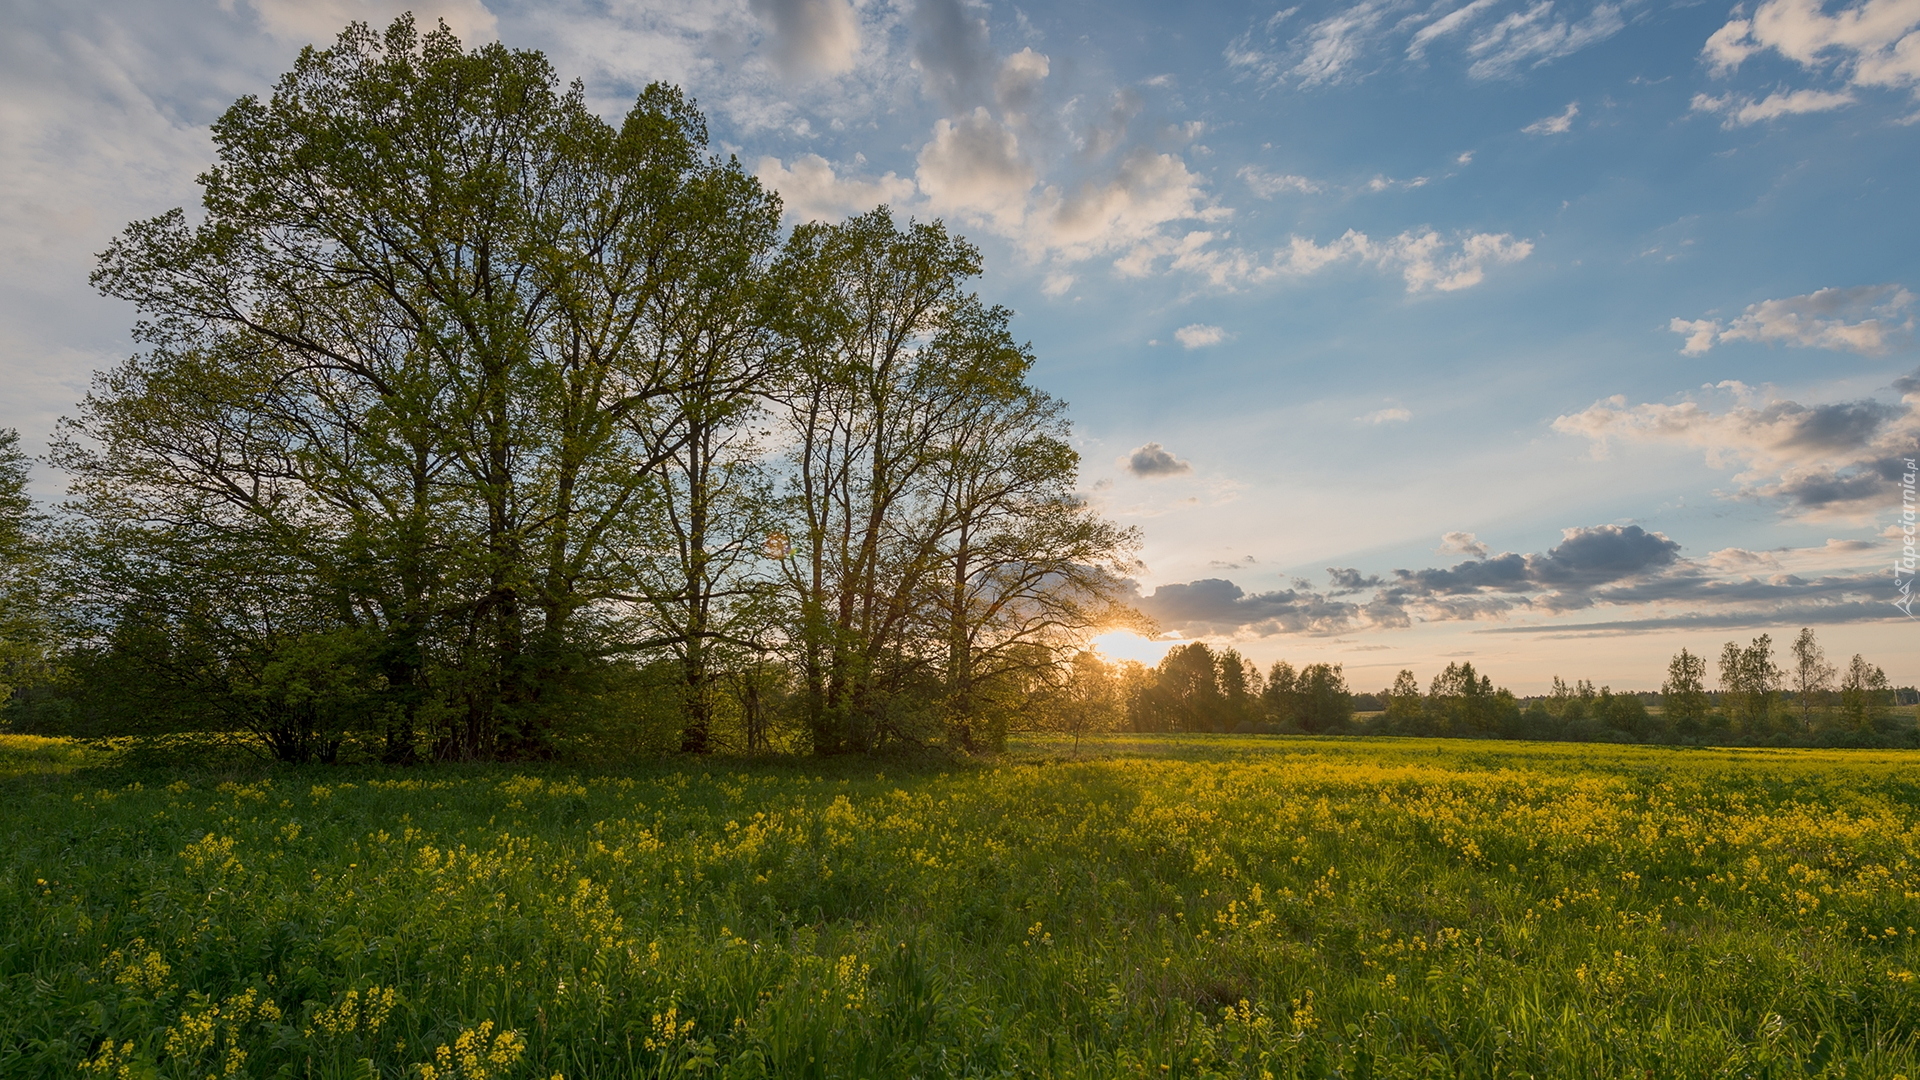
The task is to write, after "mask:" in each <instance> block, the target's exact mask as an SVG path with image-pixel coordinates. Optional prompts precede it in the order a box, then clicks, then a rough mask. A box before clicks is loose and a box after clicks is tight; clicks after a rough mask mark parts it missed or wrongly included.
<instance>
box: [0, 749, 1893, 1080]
mask: <svg viewBox="0 0 1920 1080" xmlns="http://www.w3.org/2000/svg"><path fill="white" fill-rule="evenodd" d="M1911 762H1912V758H1911V757H1910V756H1902V755H1899V754H1894V753H1879V752H1844V751H1676V750H1664V749H1643V748H1630V747H1628V748H1623V747H1599V746H1568V745H1542V744H1518V743H1485V742H1462V741H1452V742H1439V741H1420V740H1368V741H1344V740H1312V739H1284V738H1268V737H1249V738H1233V737H1218V736H1216V737H1194V738H1148V737H1131V738H1128V737H1115V738H1109V739H1104V740H1098V741H1095V742H1092V743H1090V744H1088V745H1087V746H1084V747H1083V749H1082V754H1081V756H1080V757H1078V758H1074V757H1072V756H1071V755H1070V753H1069V752H1068V751H1067V750H1066V749H1065V748H1064V746H1055V745H1051V744H1049V745H1029V746H1025V747H1022V748H1021V749H1020V750H1019V751H1017V752H1016V753H1015V754H1014V755H1013V756H1012V758H1010V759H1009V760H1007V761H1004V762H1001V763H998V764H993V765H952V764H940V763H937V762H921V763H914V762H908V761H880V762H876V761H871V760H842V761H786V762H761V763H753V762H741V761H724V760H715V761H705V762H690V763H689V762H671V763H660V764H654V765H644V766H638V767H634V768H630V769H624V770H621V771H618V772H612V771H607V772H594V771H582V770H579V769H568V768H564V767H505V766H494V767H473V768H457V767H437V768H430V769H414V770H382V769H347V768H338V769H304V770H293V769H280V770H272V771H264V770H263V771H257V772H252V773H249V772H246V771H244V770H241V771H237V772H234V773H231V774H227V775H221V774H216V773H206V772H180V771H176V772H172V773H169V772H163V771H154V770H146V771H133V770H128V769H125V768H116V767H109V766H104V765H101V764H99V763H98V762H97V761H93V760H92V759H88V758H87V757H85V756H84V755H81V754H79V753H78V752H77V751H75V750H74V749H73V748H71V747H69V746H67V745H66V744H61V743H56V742H52V741H49V740H24V739H19V738H12V739H8V738H5V737H0V774H4V779H0V841H4V853H3V854H0V978H3V979H4V980H5V986H4V989H3V990H0V1074H3V1075H5V1076H9V1077H11V1076H59V1075H94V1076H104V1075H111V1076H126V1077H136V1076H154V1075H157V1076H164V1077H182V1078H184V1077H206V1076H242V1075H244V1076H256V1077H266V1076H300V1077H304V1076H324V1077H366V1076H382V1077H398V1076H411V1077H420V1076H426V1077H435V1078H446V1077H467V1078H477V1077H482V1076H485V1077H492V1078H507V1077H526V1078H534V1077H538V1078H547V1077H551V1076H554V1075H556V1074H557V1075H561V1076H565V1077H568V1078H570V1080H572V1078H584V1077H601V1076H608V1077H613V1076H618V1077H625V1076H674V1075H702V1076H777V1077H828V1076H914V1075H918V1076H973V1075H979V1076H987V1075H993V1076H1016V1075H1041V1076H1153V1077H1157V1076H1182V1077H1197V1076H1248V1077H1259V1076H1265V1075H1269V1074H1270V1075H1273V1076H1277V1077H1281V1076H1324V1075H1334V1074H1335V1071H1336V1070H1337V1074H1338V1075H1342V1076H1350V1077H1359V1076H1374V1077H1397V1076H1433V1077H1440V1076H1447V1077H1452V1076H1524V1075H1535V1076H1569V1077H1575V1076H1581V1077H1584V1076H1625V1075H1633V1076H1655V1077H1675V1076H1775V1077H1785V1076H1804V1075H1826V1076H1851V1077H1890V1076H1895V1075H1901V1074H1905V1075H1915V1076H1920V1049H1917V1048H1916V1045H1915V1032H1916V1025H1920V980H1917V979H1916V975H1915V969H1916V968H1920V945H1916V938H1915V929H1916V927H1920V777H1916V776H1915V774H1914V773H1913V769H1912V764H1911Z"/></svg>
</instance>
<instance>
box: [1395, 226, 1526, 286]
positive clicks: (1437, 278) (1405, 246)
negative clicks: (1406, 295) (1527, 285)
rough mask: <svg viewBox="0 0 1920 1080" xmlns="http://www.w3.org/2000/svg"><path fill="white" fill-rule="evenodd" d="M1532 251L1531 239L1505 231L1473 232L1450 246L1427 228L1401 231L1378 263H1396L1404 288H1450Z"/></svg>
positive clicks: (1475, 281)
mask: <svg viewBox="0 0 1920 1080" xmlns="http://www.w3.org/2000/svg"><path fill="white" fill-rule="evenodd" d="M1531 254H1533V242H1532V241H1530V240H1515V239H1514V238H1513V237H1512V236H1510V235H1508V234H1506V233H1498V234H1495V233H1475V234H1473V235H1472V236H1468V237H1467V238H1465V239H1464V240H1462V241H1460V243H1459V245H1458V246H1457V247H1452V248H1451V249H1450V246H1449V245H1448V244H1447V243H1446V241H1444V240H1442V239H1441V238H1440V234H1439V233H1437V232H1433V231H1431V230H1429V231H1428V232H1425V233H1421V234H1419V235H1415V234H1413V233H1401V234H1400V235H1399V236H1397V237H1395V238H1394V239H1393V240H1392V242H1390V243H1389V244H1388V245H1387V247H1386V250H1385V252H1384V253H1383V254H1382V255H1381V256H1380V261H1381V264H1382V265H1385V266H1394V265H1398V266H1399V267H1400V271H1401V275H1402V276H1403V277H1405V278H1406V282H1407V291H1408V292H1410V293H1413V292H1420V291H1422V290H1423V289H1429V288H1430V289H1434V290H1437V291H1439V292H1453V291H1455V290H1457V289H1465V288H1470V287H1472V286H1474V285H1478V284H1480V282H1481V280H1482V279H1483V278H1485V276H1486V273H1485V271H1486V268H1487V267H1488V266H1490V265H1500V264H1504V263H1515V262H1519V261H1520V260H1522V259H1524V258H1526V257H1527V256H1528V255H1531Z"/></svg>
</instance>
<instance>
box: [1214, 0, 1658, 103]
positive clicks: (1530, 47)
mask: <svg viewBox="0 0 1920 1080" xmlns="http://www.w3.org/2000/svg"><path fill="white" fill-rule="evenodd" d="M1499 2H1500V0H1471V2H1469V3H1466V4H1463V5H1461V6H1459V7H1456V8H1453V9H1452V10H1450V11H1444V13H1443V9H1444V7H1445V3H1446V0H1439V2H1436V3H1434V4H1433V5H1432V6H1431V7H1428V8H1427V9H1426V10H1424V11H1414V12H1408V10H1407V9H1408V8H1411V7H1414V6H1415V5H1414V4H1413V3H1412V2H1410V0H1358V2H1357V3H1350V4H1349V5H1348V6H1346V7H1344V8H1341V9H1340V10H1337V11H1335V12H1334V13H1332V14H1330V15H1327V16H1326V17H1324V18H1322V19H1320V20H1318V21H1316V22H1313V23H1311V24H1308V25H1307V26H1305V27H1303V28H1301V30H1300V31H1299V32H1298V33H1296V34H1294V35H1292V36H1291V37H1290V38H1288V39H1287V40H1284V41H1283V40H1281V39H1280V36H1279V34H1278V33H1277V32H1276V31H1277V30H1278V29H1279V28H1280V24H1281V23H1282V22H1284V21H1285V20H1284V19H1280V18H1275V19H1269V20H1268V21H1267V22H1266V24H1265V25H1264V26H1261V27H1256V28H1253V29H1249V30H1248V31H1247V32H1246V33H1244V34H1241V35H1240V36H1239V37H1237V38H1235V39H1234V40H1233V41H1232V42H1231V43H1230V44H1229V45H1228V46H1227V48H1226V50H1225V57H1226V60H1227V65H1228V67H1230V68H1233V69H1236V70H1238V71H1239V72H1241V73H1243V74H1244V75H1246V76H1249V77H1251V78H1253V79H1255V80H1257V81H1259V82H1261V83H1264V84H1267V85H1270V86H1293V87H1296V88H1300V89H1306V88H1310V87H1314V86H1322V85H1328V86H1331V85H1336V84H1339V83H1348V82H1357V81H1359V80H1361V79H1364V78H1366V77H1367V76H1369V75H1371V74H1373V73H1374V72H1375V71H1377V70H1379V69H1380V68H1381V67H1383V66H1385V65H1386V64H1387V63H1389V62H1391V61H1392V60H1393V58H1394V57H1393V52H1394V51H1397V52H1399V53H1400V59H1401V60H1402V61H1403V62H1405V63H1410V64H1422V63H1424V62H1425V60H1426V58H1427V54H1428V52H1429V51H1431V50H1432V49H1433V48H1434V47H1435V46H1437V45H1438V44H1440V43H1442V42H1444V41H1448V40H1450V39H1454V38H1456V37H1465V38H1466V39H1467V40H1466V41H1465V43H1464V44H1463V45H1462V46H1460V47H1461V48H1462V49H1463V51H1464V52H1465V53H1466V55H1467V57H1468V59H1469V60H1470V61H1471V63H1470V66H1469V67H1468V72H1467V73H1468V75H1469V76H1470V77H1471V78H1474V79H1495V78H1504V77H1506V76H1510V75H1513V74H1516V73H1517V72H1519V71H1520V70H1522V69H1523V68H1528V67H1539V66H1540V65H1542V64H1547V63H1550V62H1552V61H1554V60H1557V59H1559V58H1561V57H1563V56H1566V55H1568V54H1570V53H1574V52H1577V51H1579V50H1581V49H1584V48H1586V47H1587V46H1589V45H1593V44H1595V43H1597V42H1600V41H1604V40H1606V39H1607V38H1609V37H1612V36H1613V35H1614V34H1617V33H1619V32H1620V30H1621V29H1622V28H1623V27H1624V26H1626V20H1625V18H1624V17H1623V16H1622V14H1621V12H1622V8H1623V7H1625V6H1628V5H1630V4H1632V3H1634V2H1636V0H1623V2H1620V3H1615V2H1610V0H1602V2H1600V3H1597V4H1595V5H1594V6H1593V7H1592V9H1590V10H1589V11H1587V12H1586V14H1585V15H1584V16H1581V17H1577V18H1575V17H1570V16H1568V15H1565V14H1556V12H1555V2H1556V0H1534V3H1532V4H1531V5H1530V6H1529V7H1528V8H1527V9H1526V10H1525V11H1519V12H1513V13H1511V14H1509V15H1507V16H1506V17H1505V18H1503V19H1500V20H1499V21H1497V22H1495V23H1493V24H1492V25H1490V26H1484V27H1483V28H1482V29H1480V30H1479V31H1478V32H1474V33H1470V34H1469V33H1468V31H1469V28H1470V27H1472V26H1473V25H1474V24H1475V22H1476V21H1477V20H1479V19H1480V18H1481V17H1482V16H1483V15H1487V14H1489V13H1491V12H1492V11H1493V9H1494V8H1495V7H1497V6H1498V4H1499ZM1562 10H1563V11H1564V9H1562ZM1292 11H1293V9H1288V10H1287V11H1286V12H1282V14H1283V15H1284V14H1291V13H1292ZM1395 39H1403V40H1404V41H1405V44H1404V45H1403V46H1400V47H1398V49H1397V50H1393V51H1390V49H1392V46H1391V45H1390V43H1391V42H1392V41H1394V40H1395Z"/></svg>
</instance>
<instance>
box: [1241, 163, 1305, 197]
mask: <svg viewBox="0 0 1920 1080" xmlns="http://www.w3.org/2000/svg"><path fill="white" fill-rule="evenodd" d="M1236 175H1238V176H1239V177H1240V179H1241V180H1244V181H1246V185H1247V190H1248V191H1251V192H1253V193H1254V194H1255V195H1257V196H1259V197H1260V198H1262V199H1271V198H1273V197H1274V196H1275V195H1280V194H1283V193H1286V192H1294V193H1296V194H1300V195H1317V194H1319V193H1320V191H1321V190H1322V185H1320V184H1319V183H1317V182H1315V181H1313V180H1309V179H1307V178H1306V177H1304V176H1294V175H1292V174H1291V173H1270V172H1268V171H1266V170H1265V169H1262V168H1260V167H1259V166H1258V165H1248V166H1246V167H1244V168H1242V169H1241V170H1240V171H1239V173H1237V174H1236Z"/></svg>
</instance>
